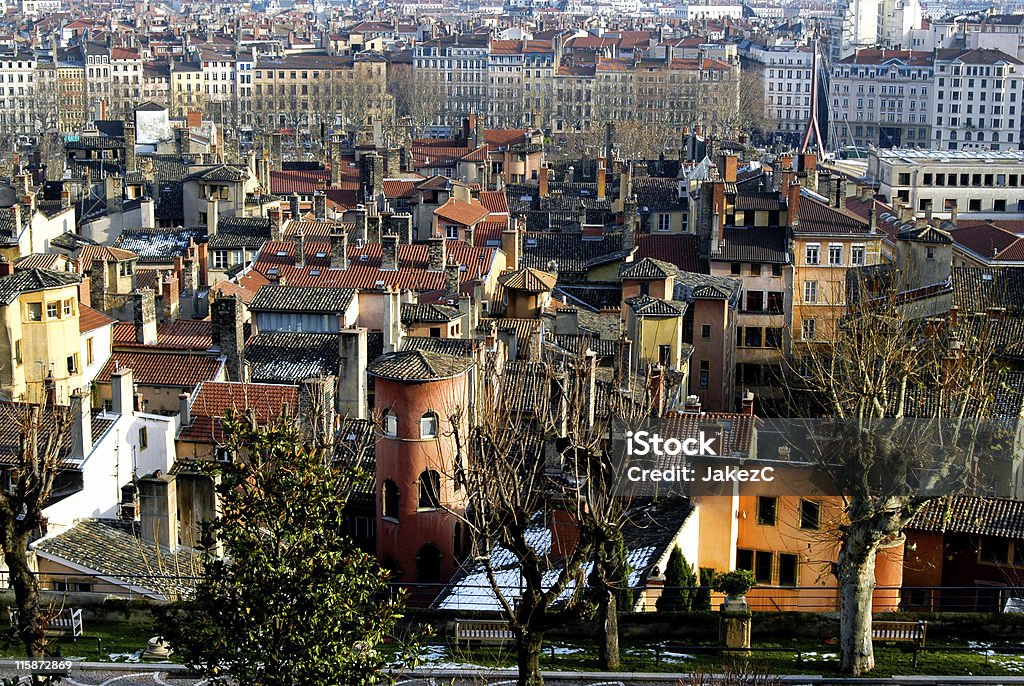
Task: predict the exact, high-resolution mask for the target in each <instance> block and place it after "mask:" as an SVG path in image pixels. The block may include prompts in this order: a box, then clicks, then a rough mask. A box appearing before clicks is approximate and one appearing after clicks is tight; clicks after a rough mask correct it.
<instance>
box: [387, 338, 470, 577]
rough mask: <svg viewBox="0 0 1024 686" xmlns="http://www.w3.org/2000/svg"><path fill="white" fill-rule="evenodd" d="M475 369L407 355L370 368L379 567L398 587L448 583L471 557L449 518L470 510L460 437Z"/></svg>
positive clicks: (427, 355) (438, 357)
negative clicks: (460, 474) (392, 575)
mask: <svg viewBox="0 0 1024 686" xmlns="http://www.w3.org/2000/svg"><path fill="white" fill-rule="evenodd" d="M473 366H474V363H473V361H472V359H470V358H464V357H451V356H448V355H442V354H440V353H435V352H431V351H424V350H410V351H403V352H395V353H388V354H386V355H384V356H382V357H379V358H377V359H376V360H374V362H373V363H371V364H370V365H369V367H368V368H367V371H368V372H369V373H370V375H371V376H373V377H374V387H375V402H374V408H375V412H374V416H375V417H376V419H377V466H376V474H375V488H376V501H377V559H378V560H379V561H380V563H381V564H382V565H383V566H385V567H388V568H390V569H392V570H394V572H395V578H394V580H395V581H397V582H401V583H417V584H433V583H438V584H440V583H444V582H446V581H448V579H450V578H451V576H452V574H453V573H454V572H455V570H456V568H457V567H458V565H459V562H460V561H461V560H462V558H463V557H464V556H465V555H466V554H467V553H468V547H467V541H468V540H469V535H468V532H467V531H466V530H465V528H464V526H463V525H462V524H461V523H460V522H459V521H458V518H457V517H456V516H455V515H454V514H452V513H453V512H456V513H460V514H461V513H462V512H464V510H465V502H466V493H465V487H464V486H462V485H461V484H459V483H457V479H456V474H457V471H458V465H459V464H460V456H459V455H458V454H457V453H458V451H457V449H456V444H457V443H456V435H457V433H461V435H462V437H463V443H465V440H466V433H467V431H468V421H467V420H466V417H467V416H468V408H469V405H470V402H471V399H472V397H473V393H472V389H471V386H472V383H473V374H472V368H473ZM423 591H424V593H429V589H427V588H424V589H423Z"/></svg>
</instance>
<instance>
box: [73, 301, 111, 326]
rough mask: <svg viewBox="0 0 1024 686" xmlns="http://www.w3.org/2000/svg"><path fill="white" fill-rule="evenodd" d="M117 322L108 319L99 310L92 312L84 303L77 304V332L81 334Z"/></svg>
mask: <svg viewBox="0 0 1024 686" xmlns="http://www.w3.org/2000/svg"><path fill="white" fill-rule="evenodd" d="M116 321H117V320H116V319H114V318H113V317H108V316H107V315H105V314H103V313H102V312H100V311H99V310H94V309H92V308H91V307H89V306H88V305H86V304H85V303H79V304H78V330H79V331H80V332H81V333H85V332H86V331H93V330H95V329H98V328H100V327H101V326H109V325H111V324H113V323H115V322H116Z"/></svg>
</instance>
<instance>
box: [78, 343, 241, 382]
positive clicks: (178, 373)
mask: <svg viewBox="0 0 1024 686" xmlns="http://www.w3.org/2000/svg"><path fill="white" fill-rule="evenodd" d="M115 367H119V368H120V369H131V370H132V374H133V379H134V381H135V382H136V383H139V384H142V385H143V386H174V387H179V388H192V387H194V386H196V385H197V384H199V382H201V381H208V380H211V379H214V378H216V377H217V375H218V374H219V373H220V370H221V361H220V360H218V359H217V358H215V357H210V356H209V355H181V354H176V353H152V352H118V351H115V352H113V353H111V355H110V359H109V360H108V361H107V363H106V364H105V365H104V366H103V369H102V370H100V373H99V374H98V375H97V376H96V380H97V381H99V382H101V383H102V382H109V381H110V375H111V373H112V372H113V371H114V368H115Z"/></svg>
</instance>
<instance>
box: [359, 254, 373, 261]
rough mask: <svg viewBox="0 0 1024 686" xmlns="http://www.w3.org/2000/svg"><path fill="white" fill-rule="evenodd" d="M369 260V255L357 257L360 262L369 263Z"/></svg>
mask: <svg viewBox="0 0 1024 686" xmlns="http://www.w3.org/2000/svg"><path fill="white" fill-rule="evenodd" d="M369 259H370V256H369V255H360V256H359V261H360V262H367V261H369Z"/></svg>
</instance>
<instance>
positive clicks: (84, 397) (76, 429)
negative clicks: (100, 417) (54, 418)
mask: <svg viewBox="0 0 1024 686" xmlns="http://www.w3.org/2000/svg"><path fill="white" fill-rule="evenodd" d="M71 406H72V408H73V409H74V412H75V423H74V424H72V426H71V458H72V459H75V460H84V459H85V458H86V457H88V456H89V453H91V452H92V405H91V402H90V398H89V392H88V391H84V390H81V389H79V390H76V391H74V392H73V393H72V394H71Z"/></svg>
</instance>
